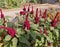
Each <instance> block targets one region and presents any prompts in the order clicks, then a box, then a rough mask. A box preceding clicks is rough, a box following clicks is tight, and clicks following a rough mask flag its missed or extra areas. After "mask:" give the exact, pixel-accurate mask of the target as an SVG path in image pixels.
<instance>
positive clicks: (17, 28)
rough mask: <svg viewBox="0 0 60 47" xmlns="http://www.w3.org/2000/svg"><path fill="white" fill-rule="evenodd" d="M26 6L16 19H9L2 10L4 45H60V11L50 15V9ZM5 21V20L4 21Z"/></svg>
mask: <svg viewBox="0 0 60 47" xmlns="http://www.w3.org/2000/svg"><path fill="white" fill-rule="evenodd" d="M30 7H31V6H30V5H29V6H28V8H26V6H24V8H23V9H22V11H20V12H19V13H18V14H17V16H16V17H15V19H13V20H12V21H11V22H9V21H7V20H6V18H5V16H4V14H3V13H2V10H1V15H0V16H1V20H2V21H3V22H2V21H1V20H0V21H1V22H0V23H1V25H0V30H1V32H0V33H1V34H0V36H1V39H0V43H1V44H0V46H3V47H60V45H59V44H60V40H59V39H60V32H59V31H60V21H59V15H60V12H56V13H54V14H55V15H54V16H52V15H50V13H49V11H48V9H45V10H44V11H43V12H42V10H41V9H38V8H37V9H36V12H35V11H34V10H35V9H34V7H33V6H32V9H31V8H30ZM4 21H5V22H4Z"/></svg>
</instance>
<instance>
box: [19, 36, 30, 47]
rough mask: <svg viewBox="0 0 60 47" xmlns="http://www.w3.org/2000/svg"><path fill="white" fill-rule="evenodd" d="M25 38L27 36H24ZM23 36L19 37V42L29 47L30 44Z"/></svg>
mask: <svg viewBox="0 0 60 47" xmlns="http://www.w3.org/2000/svg"><path fill="white" fill-rule="evenodd" d="M26 37H27V36H26ZM26 37H25V36H21V37H20V38H19V42H21V43H22V44H23V45H24V44H25V45H27V46H28V47H30V43H29V41H28V39H27V38H26Z"/></svg>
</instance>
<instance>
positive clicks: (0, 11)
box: [0, 9, 6, 26]
mask: <svg viewBox="0 0 60 47" xmlns="http://www.w3.org/2000/svg"><path fill="white" fill-rule="evenodd" d="M0 13H1V15H0V16H1V19H3V21H4V22H3V25H4V26H5V22H6V20H5V17H4V14H3V13H2V9H0Z"/></svg>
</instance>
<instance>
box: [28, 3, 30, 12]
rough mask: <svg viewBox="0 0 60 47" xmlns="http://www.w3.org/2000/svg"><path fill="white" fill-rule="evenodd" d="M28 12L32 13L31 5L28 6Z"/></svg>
mask: <svg viewBox="0 0 60 47" xmlns="http://www.w3.org/2000/svg"><path fill="white" fill-rule="evenodd" d="M28 12H30V4H29V6H28Z"/></svg>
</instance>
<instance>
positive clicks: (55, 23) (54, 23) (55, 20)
mask: <svg viewBox="0 0 60 47" xmlns="http://www.w3.org/2000/svg"><path fill="white" fill-rule="evenodd" d="M57 22H58V19H57V18H54V19H53V21H52V23H51V25H52V26H53V27H56V25H57Z"/></svg>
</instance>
